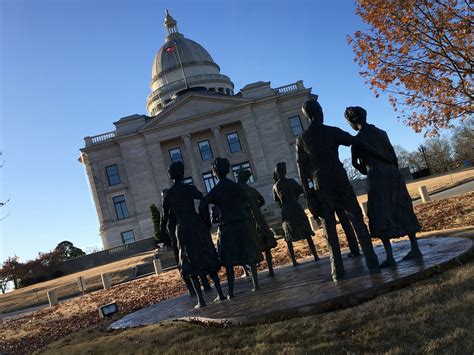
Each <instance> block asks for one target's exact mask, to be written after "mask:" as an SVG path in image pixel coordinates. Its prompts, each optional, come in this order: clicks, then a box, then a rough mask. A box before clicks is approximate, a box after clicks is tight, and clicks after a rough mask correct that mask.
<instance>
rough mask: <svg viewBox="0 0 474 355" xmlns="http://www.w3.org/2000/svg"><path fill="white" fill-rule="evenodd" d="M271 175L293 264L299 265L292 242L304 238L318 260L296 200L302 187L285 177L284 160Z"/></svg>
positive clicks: (307, 226) (306, 218) (311, 231)
mask: <svg viewBox="0 0 474 355" xmlns="http://www.w3.org/2000/svg"><path fill="white" fill-rule="evenodd" d="M273 176H274V180H276V181H275V184H274V185H273V197H274V199H275V201H276V202H278V204H279V205H280V207H281V219H282V227H283V231H284V232H285V241H286V245H287V247H288V253H289V254H290V258H291V261H292V262H293V266H297V265H299V264H298V262H297V261H296V257H295V251H294V250H293V242H296V241H298V240H302V239H306V241H307V242H308V246H309V249H310V250H311V253H312V254H313V256H314V260H315V261H318V260H319V257H318V254H317V253H316V247H315V246H314V242H313V238H312V236H313V235H314V232H313V230H312V229H311V225H310V224H309V221H308V217H307V216H306V213H305V212H304V209H303V207H301V205H300V204H299V202H298V197H299V196H300V195H301V194H302V193H303V188H302V187H301V185H300V184H298V183H297V182H296V180H295V179H288V178H287V177H286V163H284V162H280V163H278V164H277V165H276V167H275V172H274V175H273Z"/></svg>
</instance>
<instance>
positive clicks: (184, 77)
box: [174, 41, 189, 89]
mask: <svg viewBox="0 0 474 355" xmlns="http://www.w3.org/2000/svg"><path fill="white" fill-rule="evenodd" d="M174 46H175V48H176V54H177V55H178V62H179V66H180V67H181V72H182V73H183V79H184V83H185V84H186V89H189V85H188V80H187V79H186V73H185V72H184V68H183V64H182V63H181V57H180V55H179V48H178V44H177V43H176V41H174Z"/></svg>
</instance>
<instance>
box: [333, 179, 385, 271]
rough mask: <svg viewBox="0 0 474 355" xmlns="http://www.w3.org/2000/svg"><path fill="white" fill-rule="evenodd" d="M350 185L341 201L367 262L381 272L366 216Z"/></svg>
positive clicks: (368, 265)
mask: <svg viewBox="0 0 474 355" xmlns="http://www.w3.org/2000/svg"><path fill="white" fill-rule="evenodd" d="M347 185H348V186H346V187H345V191H343V192H342V193H343V195H342V196H341V202H342V203H343V204H344V210H345V212H346V214H347V217H348V218H349V220H350V221H351V223H352V226H353V227H354V230H355V233H356V235H357V239H358V240H359V244H360V246H361V248H362V252H363V253H364V258H365V264H366V265H367V268H368V269H369V270H370V271H371V272H380V267H379V260H378V258H377V254H375V251H374V246H373V245H372V240H371V238H370V234H369V230H368V229H367V226H366V225H365V223H364V217H363V216H362V211H361V209H360V206H359V203H358V202H357V197H356V195H355V194H354V190H352V187H351V185H350V184H349V183H348V184H347Z"/></svg>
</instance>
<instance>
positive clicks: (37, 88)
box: [0, 0, 423, 261]
mask: <svg viewBox="0 0 474 355" xmlns="http://www.w3.org/2000/svg"><path fill="white" fill-rule="evenodd" d="M165 9H169V10H170V11H171V13H172V15H173V16H174V17H175V18H176V20H177V21H178V26H179V30H180V32H181V33H183V34H184V35H185V36H186V37H188V38H190V39H193V40H195V41H197V42H199V43H200V44H202V45H203V46H204V47H205V48H206V49H207V50H208V51H209V53H210V54H211V56H212V57H213V58H214V60H215V61H216V62H217V63H218V64H219V65H220V67H221V72H222V73H223V74H226V75H228V76H229V77H230V78H231V79H232V80H233V82H234V84H235V87H236V91H237V90H239V89H240V88H242V87H243V86H244V85H246V84H249V83H252V82H256V81H260V80H262V81H271V82H272V86H273V87H278V86H282V85H285V84H289V83H293V82H296V81H297V80H300V79H301V80H303V81H304V84H305V86H306V87H312V88H313V92H314V93H315V94H317V95H319V101H320V102H321V104H322V106H323V108H324V111H325V117H326V123H327V124H330V125H335V126H339V127H341V128H343V129H345V130H348V131H350V127H349V126H348V125H347V123H346V122H345V120H344V118H343V112H344V109H345V107H346V106H353V105H359V106H363V107H365V108H366V109H367V111H368V118H369V120H370V121H371V122H373V123H375V124H377V125H378V126H379V127H381V128H382V129H385V130H386V131H387V132H388V133H389V135H390V137H391V140H392V143H393V144H399V145H402V146H404V147H405V148H407V149H408V150H414V149H415V148H416V147H417V145H419V144H420V143H421V142H422V141H423V136H422V135H421V134H415V133H414V132H413V131H412V130H411V129H409V128H406V127H403V125H402V123H401V122H398V121H397V119H396V113H395V112H393V110H392V109H391V107H390V105H389V104H388V101H387V99H386V98H384V97H380V98H378V99H376V98H375V97H374V95H373V93H372V92H371V91H370V90H369V86H368V85H365V84H364V80H363V79H362V78H361V77H360V76H359V75H358V72H359V71H360V68H359V67H358V66H357V65H356V64H355V63H354V62H353V57H354V56H353V53H352V49H351V47H350V46H349V45H348V44H347V42H346V36H347V35H348V34H352V33H353V32H354V31H356V30H358V29H363V28H364V27H365V25H364V24H363V23H361V21H360V20H359V18H357V17H356V15H355V7H354V4H353V2H352V1H350V0H327V1H315V0H313V1H297V0H293V1H205V0H201V1H177V0H175V1H157V0H154V1H142V0H121V1H120V0H119V1H112V0H94V1H91V0H62V1H59V0H56V1H46V0H28V1H25V0H0V14H1V15H0V16H1V18H0V40H1V46H0V61H1V62H0V65H1V70H0V115H1V138H0V150H1V151H2V152H3V158H4V159H5V160H6V162H5V165H4V167H3V168H2V169H0V174H1V190H2V191H1V196H2V200H5V199H7V198H10V199H11V200H10V202H9V203H8V205H7V206H6V207H4V208H2V209H1V210H0V212H1V214H2V215H5V214H7V213H9V215H8V217H7V218H6V219H5V220H3V221H2V222H0V228H1V230H0V232H1V241H0V242H1V244H0V249H1V253H0V257H1V260H4V259H5V258H6V257H7V256H9V255H13V254H16V255H18V256H19V257H20V260H21V261H26V260H29V259H32V258H34V257H35V256H36V255H37V253H38V252H40V251H41V252H44V251H49V250H51V249H53V248H54V247H55V246H56V245H57V244H58V243H59V242H61V241H63V240H70V241H72V242H73V243H74V244H75V245H77V246H79V247H82V248H88V247H91V246H94V245H100V238H99V233H98V229H99V225H98V219H97V215H96V212H95V208H94V205H93V202H92V199H91V194H90V190H89V187H88V185H87V181H86V177H85V173H84V170H83V167H82V166H81V164H80V163H79V162H78V161H77V158H78V156H79V148H81V147H82V146H83V144H84V142H83V137H84V136H88V135H94V134H98V133H103V132H106V131H110V130H113V128H114V126H113V124H112V122H114V121H116V120H117V119H118V118H120V117H123V116H127V115H130V114H134V113H139V114H144V113H146V108H145V101H146V97H147V95H148V94H149V82H150V79H151V64H152V61H153V58H154V55H155V54H156V52H157V51H158V49H159V48H160V46H161V45H162V44H163V41H164V37H165V29H164V28H163V19H164V10H165ZM348 154H349V152H348V150H342V151H341V156H342V158H344V157H347V156H348Z"/></svg>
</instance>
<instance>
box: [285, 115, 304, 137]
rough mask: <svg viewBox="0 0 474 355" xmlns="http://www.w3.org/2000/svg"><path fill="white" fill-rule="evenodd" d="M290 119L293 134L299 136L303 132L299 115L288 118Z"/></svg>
mask: <svg viewBox="0 0 474 355" xmlns="http://www.w3.org/2000/svg"><path fill="white" fill-rule="evenodd" d="M288 120H289V121H290V127H291V131H292V132H293V136H295V137H296V136H299V135H300V134H301V133H303V126H302V125H301V120H300V116H293V117H290V118H288Z"/></svg>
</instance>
